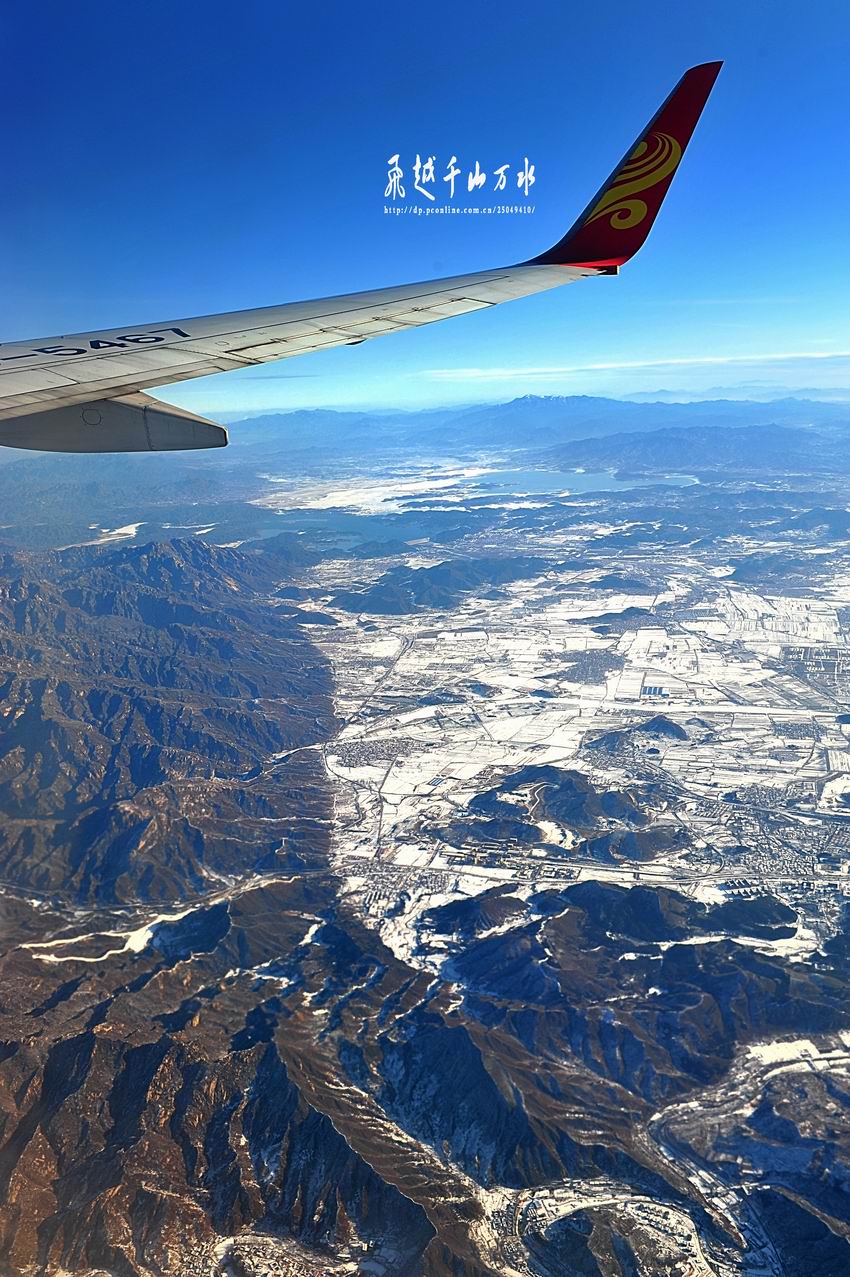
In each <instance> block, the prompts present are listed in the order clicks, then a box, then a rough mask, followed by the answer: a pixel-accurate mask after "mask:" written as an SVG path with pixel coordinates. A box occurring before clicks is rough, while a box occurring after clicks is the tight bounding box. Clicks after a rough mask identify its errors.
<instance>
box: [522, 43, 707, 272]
mask: <svg viewBox="0 0 850 1277" xmlns="http://www.w3.org/2000/svg"><path fill="white" fill-rule="evenodd" d="M722 65H723V63H722V62H706V63H704V64H703V65H702V66H697V67H691V69H690V71H686V72H685V74H684V75H683V76H682V78H681V80H680V81H679V83H678V84H677V85H676V87H675V89H674V90H673V92H672V93H671V94H670V96H669V97H668V98H667V100H666V102H664V104H663V106H661V108H660V109H659V110H658V111H657V112H656V114H655V115H654V116H653V117H652V119H651V120H650V122H649V124H648V125H647V126H646V128H645V129H644V131H643V132H642V133H641V135H640V137H639V138H638V139H637V141H636V142H635V144H634V145H633V146H632V147H631V148H630V149H629V151H628V153H627V154H626V155H625V156H624V158H623V159H622V160H621V162H620V163H619V164H618V165H617V167H616V168H615V169H614V172H613V173H612V174H611V176H610V177H609V178H608V180H607V181H606V183H605V185H604V186H603V187H602V189H601V190H600V191H598V192H597V194H596V195H595V196H594V197H593V199H592V200H591V202H590V203H589V204H588V206H587V208H586V209H585V210H584V212H583V213H582V215H581V217H580V218H579V219H578V221H576V222H575V223H574V225H573V226H571V227H570V229H569V230H568V231H567V233H566V235H565V236H564V238H563V239H561V240H559V241H558V243H557V244H556V245H555V246H554V248H550V249H549V251H548V253H541V255H540V256H539V257H534V258H532V260H531V261H530V262H529V263H527V264H528V265H529V266H595V267H599V268H604V267H617V266H622V264H623V262H627V261H628V260H629V258H630V257H633V256H634V254H635V253H636V252H637V251H638V249H639V248H640V247H641V245H642V244H643V242H644V240H645V239H646V237H647V235H648V234H649V231H650V228H651V226H652V223H653V222H654V221H655V217H656V214H657V213H658V210H659V209H660V207H661V202H662V200H663V199H664V196H665V195H666V194H667V188H668V187H669V185H670V183H671V182H672V180H673V175H674V173H675V172H676V169H677V168H678V167H679V161H680V160H681V158H682V156H683V155H684V153H685V147H686V146H687V145H688V142H689V141H690V139H691V134H692V133H693V131H694V129H695V128H696V124H697V120H698V119H699V117H700V115H701V114H702V109H703V107H704V106H705V104H706V101H707V100H708V95H709V93H710V92H711V90H712V87H713V85H714V81H715V80H716V79H717V75H718V72H719V71H720V68H721V66H722Z"/></svg>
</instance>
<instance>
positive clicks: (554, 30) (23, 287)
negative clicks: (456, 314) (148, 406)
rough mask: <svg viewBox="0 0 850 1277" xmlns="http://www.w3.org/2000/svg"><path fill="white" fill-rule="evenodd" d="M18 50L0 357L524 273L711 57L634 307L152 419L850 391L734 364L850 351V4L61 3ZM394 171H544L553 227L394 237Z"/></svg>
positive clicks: (784, 365) (531, 302)
mask: <svg viewBox="0 0 850 1277" xmlns="http://www.w3.org/2000/svg"><path fill="white" fill-rule="evenodd" d="M0 37H2V50H3V75H2V82H1V83H2V87H0V95H2V99H3V106H4V112H3V118H4V121H5V127H4V130H3V135H4V142H3V166H2V169H3V187H4V189H3V196H2V201H0V278H2V282H3V287H2V295H0V340H14V339H21V338H26V337H29V336H48V335H53V334H55V333H62V332H74V331H79V330H85V329H91V328H98V327H111V326H114V325H120V324H122V323H124V322H127V323H137V324H138V323H141V322H146V321H149V320H160V319H170V318H174V317H178V316H187V315H193V314H203V313H206V312H211V311H220V310H228V309H236V308H241V307H250V306H258V305H266V304H272V303H276V302H282V301H287V300H295V299H299V298H303V297H311V296H322V295H325V294H329V293H340V292H346V291H353V290H357V289H362V288H372V287H380V286H382V285H390V284H396V283H404V282H406V281H408V280H413V279H420V278H427V277H429V276H431V275H435V274H437V275H439V274H446V275H448V274H455V273H461V272H464V271H467V270H475V269H481V268H485V267H489V266H493V265H497V264H501V263H504V262H509V261H515V260H518V259H521V258H524V257H527V256H529V255H532V254H534V253H536V252H539V251H540V250H542V249H543V248H545V247H547V246H548V245H549V244H550V243H551V242H552V241H553V240H555V239H556V238H558V237H559V236H560V235H561V234H562V232H563V231H564V229H565V228H566V226H567V225H568V224H569V223H570V222H571V221H572V219H573V217H574V216H575V214H576V213H577V212H578V211H579V210H580V209H581V208H582V207H583V206H584V204H585V203H586V201H587V199H588V198H589V196H590V195H591V194H592V193H593V191H594V190H595V188H596V187H597V186H598V185H599V183H600V181H601V180H602V178H603V177H604V176H605V175H606V174H607V172H608V171H609V169H610V168H611V167H612V166H613V164H614V162H615V161H616V160H617V159H618V158H619V156H620V155H621V154H622V152H623V151H624V150H625V148H626V147H627V145H628V144H629V143H630V142H631V140H632V139H633V137H634V136H635V134H636V133H637V132H638V131H639V129H640V128H641V127H642V126H643V124H644V123H645V122H646V120H647V118H648V117H649V116H650V115H651V114H652V112H653V111H654V110H655V108H656V106H657V105H658V104H659V102H660V101H661V99H662V98H663V97H664V96H665V95H666V94H667V92H668V91H669V89H670V88H671V87H672V85H673V84H674V83H675V81H676V80H677V79H678V77H679V75H680V74H681V72H682V71H683V70H684V69H685V68H686V67H688V66H689V65H691V64H693V63H696V62H701V61H706V60H710V59H715V58H723V59H725V61H726V65H725V67H724V70H723V72H722V73H721V77H720V79H719V81H718V83H717V86H716V88H715V91H714V94H713V95H712V99H711V100H710V102H709V106H708V108H707V111H706V114H705V115H704V117H703V120H702V122H701V123H700V125H699V127H698V130H697V133H696V135H695V137H694V140H693V142H692V144H691V148H690V150H689V152H688V154H687V156H686V157H685V160H684V162H683V165H682V169H681V171H680V173H679V175H678V176H677V178H676V180H675V182H674V184H673V188H672V190H671V192H670V195H669V197H668V200H667V202H666V204H665V207H664V208H663V210H662V212H661V215H660V216H659V219H658V222H657V224H656V226H655V229H654V231H653V234H652V236H651V238H650V240H649V242H648V244H647V245H646V247H645V248H644V249H643V251H642V252H641V253H640V255H639V256H638V257H637V258H636V259H635V260H634V261H633V262H632V263H631V264H630V265H628V266H627V267H626V268H625V269H624V271H623V273H622V275H621V277H620V278H619V279H603V280H596V281H587V282H584V283H581V284H577V285H575V286H574V287H571V288H568V289H563V290H558V291H556V292H554V293H551V294H548V295H544V296H542V297H538V298H531V299H528V300H526V301H521V302H516V303H513V304H511V305H510V306H504V307H498V308H497V309H496V310H494V311H490V312H488V313H486V314H482V315H477V316H470V317H466V318H463V319H458V320H453V321H451V322H449V323H446V324H438V325H434V326H433V327H431V328H430V329H428V330H425V331H422V332H419V333H410V334H402V335H399V336H395V337H390V338H382V339H380V340H378V341H375V342H372V343H368V344H366V345H364V346H361V347H358V348H355V349H343V350H339V351H335V352H328V353H327V354H323V355H311V356H309V357H307V358H304V359H298V360H291V361H288V362H287V363H284V364H280V365H275V366H271V367H268V368H266V369H263V370H260V372H259V373H258V374H254V375H250V374H242V373H237V374H230V375H228V376H224V377H219V378H215V379H209V380H206V381H203V382H198V383H194V384H192V385H189V386H184V387H181V388H179V389H177V388H175V389H174V390H173V391H170V392H168V394H167V396H165V395H164V397H168V398H172V399H174V401H175V402H180V403H185V404H187V405H190V406H192V407H195V408H198V409H200V410H208V411H213V412H214V411H238V410H240V409H242V408H260V407H288V406H294V405H302V404H339V405H341V404H346V403H352V404H361V403H369V404H378V405H381V404H382V405H385V406H391V405H394V404H411V405H413V404H417V403H437V402H450V401H470V400H473V399H485V400H486V399H495V398H509V397H511V396H513V395H515V394H522V393H527V392H533V393H569V392H572V391H581V392H593V393H620V392H627V391H630V390H640V389H648V388H651V387H656V386H668V387H671V386H672V387H681V386H684V387H686V388H688V387H692V388H700V387H706V386H714V385H723V386H732V385H736V384H739V383H742V382H751V381H768V382H771V383H775V384H777V385H778V386H781V385H787V386H811V385H818V384H822V385H840V386H850V360H848V359H847V358H837V359H836V358H831V359H820V360H812V359H807V360H796V361H795V360H789V359H786V358H779V359H771V360H762V359H758V360H756V362H754V363H748V362H746V360H747V358H748V357H751V356H766V355H772V356H786V355H788V354H789V353H794V352H798V353H809V352H812V353H817V354H820V355H824V354H826V355H830V354H832V353H833V352H842V351H850V320H848V307H847V296H848V285H850V248H848V209H850V169H848V165H847V153H848V145H847V144H848V132H850V125H848V120H850V87H848V77H847V51H848V48H850V6H848V5H847V4H846V3H845V2H844V0H817V2H816V3H813V4H809V5H806V6H804V5H802V4H800V2H799V0H794V2H793V3H792V2H791V0H773V2H772V3H755V2H752V0H751V2H750V3H746V4H741V3H740V0H737V2H736V3H731V2H727V0H712V3H710V4H696V3H694V4H687V5H682V4H681V3H678V4H674V3H653V2H652V0H649V3H642V4H639V5H637V4H634V3H629V4H625V3H621V2H620V0H609V3H607V4H605V5H588V4H586V3H581V4H576V3H570V2H569V0H560V2H557V3H541V2H535V0H521V2H520V0H513V2H511V3H506V2H504V0H488V2H487V3H477V2H469V0H453V2H452V3H444V2H443V0H429V2H428V3H427V4H423V5H416V6H412V5H401V4H398V3H392V4H389V3H383V2H379V3H367V4H363V5H348V4H343V3H330V4H329V3H325V4H314V5H312V6H296V5H290V4H284V3H271V2H268V0H263V2H257V0H254V2H252V0H242V3H239V4H233V3H227V4H224V3H219V2H218V0H215V2H213V3H206V4H203V5H199V6H194V5H182V6H181V5H175V4H173V3H168V4H164V3H160V2H159V0H154V2H153V3H150V2H148V3H144V4H139V5H134V6H131V7H129V8H128V7H127V6H126V5H119V4H105V3H101V2H100V0H95V2H94V3H90V4H85V5H75V6H71V5H59V4H56V3H53V2H51V0H48V2H47V3H46V4H41V5H33V6H29V5H22V4H19V5H15V6H7V7H6V8H5V10H4V13H3V16H2V19H0ZM396 151H398V152H400V153H401V156H402V164H403V165H404V167H405V169H408V170H409V166H410V163H411V162H412V160H413V158H414V155H415V153H416V151H419V152H420V153H422V154H423V155H425V154H430V153H435V154H436V155H437V168H438V175H441V174H442V171H443V170H444V166H445V163H446V162H447V160H448V158H449V156H450V155H451V154H452V153H453V152H454V153H456V154H457V155H458V157H459V160H460V164H461V166H463V165H465V164H469V165H470V166H471V165H472V164H473V163H474V161H475V160H476V159H478V160H480V162H481V165H482V167H483V168H484V169H485V170H488V169H489V170H492V168H493V167H494V166H495V165H496V164H500V163H503V162H504V161H505V160H510V161H511V162H512V163H513V162H514V161H521V159H522V157H523V156H524V155H528V156H529V159H530V160H531V162H532V163H534V164H535V166H536V174H537V183H536V185H535V187H533V188H532V192H531V196H530V198H531V199H533V202H534V204H535V205H536V212H535V213H534V214H533V215H531V216H513V217H511V216H493V217H489V218H480V217H479V218H472V217H463V216H456V217H451V218H447V217H440V218H437V217H433V218H431V219H425V218H409V217H398V218H390V217H387V216H385V215H384V213H383V206H384V200H383V190H384V185H385V182H386V168H387V163H386V162H387V158H388V157H389V156H390V155H391V154H392V153H394V152H396ZM464 176H465V169H464ZM408 178H409V173H408ZM410 184H411V185H412V183H410ZM438 184H439V183H438ZM707 359H710V360H717V361H718V362H716V363H708V364H706V363H701V364H700V363H697V364H694V363H692V362H690V361H693V360H707ZM665 361H671V362H669V363H666V362H665ZM677 361H684V362H677ZM599 364H602V365H615V367H606V368H602V369H598V368H596V369H594V368H592V367H591V366H592V365H599ZM621 365H626V367H622V366H621ZM647 365H648V366H647ZM656 365H658V366H656Z"/></svg>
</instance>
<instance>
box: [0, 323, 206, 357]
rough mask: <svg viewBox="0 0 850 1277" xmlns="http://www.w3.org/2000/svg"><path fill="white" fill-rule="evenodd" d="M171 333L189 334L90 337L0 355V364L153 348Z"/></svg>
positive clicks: (166, 330)
mask: <svg viewBox="0 0 850 1277" xmlns="http://www.w3.org/2000/svg"><path fill="white" fill-rule="evenodd" d="M169 333H173V334H174V335H175V336H177V337H188V336H189V335H190V334H189V333H187V332H186V331H185V330H184V329H182V328H151V329H150V330H149V331H148V332H145V333H120V334H118V335H117V336H115V337H92V338H91V340H90V341H86V344H85V345H84V346H61V345H58V346H33V347H32V348H31V349H30V350H25V351H22V352H21V353H19V354H16V355H0V363H2V362H4V361H5V360H11V359H29V358H30V357H31V356H32V355H87V354H89V353H90V352H91V351H98V350H116V349H119V350H124V349H126V348H127V346H154V345H156V343H157V342H160V341H165V338H166V336H167V335H168V334H169Z"/></svg>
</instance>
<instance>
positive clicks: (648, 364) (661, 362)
mask: <svg viewBox="0 0 850 1277" xmlns="http://www.w3.org/2000/svg"><path fill="white" fill-rule="evenodd" d="M848 358H850V350H785V351H780V352H777V351H771V352H769V353H767V354H757V355H700V356H697V357H696V358H691V359H623V360H611V361H608V362H605V363H593V364H557V365H549V366H546V365H543V366H539V367H535V366H533V365H532V366H531V367H522V368H432V369H429V370H427V371H425V372H422V373H418V374H416V375H417V376H421V377H426V378H428V379H429V380H434V381H512V380H513V379H514V378H517V377H521V378H523V379H525V378H536V379H538V380H546V379H548V378H553V377H567V376H570V375H572V374H575V373H586V372H616V371H618V370H626V371H630V372H633V371H634V370H635V369H641V368H705V367H725V366H727V365H734V364H779V363H790V362H792V361H794V360H798V361H799V360H801V359H818V360H827V359H848Z"/></svg>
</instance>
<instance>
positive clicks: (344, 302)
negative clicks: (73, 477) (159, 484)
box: [0, 62, 721, 452]
mask: <svg viewBox="0 0 850 1277" xmlns="http://www.w3.org/2000/svg"><path fill="white" fill-rule="evenodd" d="M720 66H721V63H719V62H711V63H706V64H705V65H703V66H698V67H693V68H692V69H691V70H690V71H687V72H686V73H685V75H684V76H683V77H682V79H681V80H680V81H679V83H678V84H677V85H676V87H675V88H674V90H673V92H672V93H671V94H670V96H669V97H668V98H667V99H666V101H665V102H664V104H663V105H662V107H661V108H660V110H659V111H658V112H657V113H656V114H655V115H654V116H653V118H652V120H651V121H650V123H649V124H648V125H647V127H646V128H645V129H644V130H643V132H642V133H641V134H640V135H639V137H638V139H637V141H636V142H635V143H634V144H633V145H632V147H631V148H630V149H629V151H628V152H627V154H626V156H625V157H624V159H623V160H622V161H621V162H620V164H618V165H617V167H616V168H615V169H614V171H613V173H612V174H611V176H610V177H609V178H608V180H607V181H606V182H605V184H604V186H603V187H602V188H601V189H600V191H599V192H598V193H597V195H596V196H595V197H594V199H593V200H592V201H591V203H590V204H589V205H588V207H587V208H586V209H585V211H584V212H583V213H582V215H581V216H580V217H579V218H578V220H577V221H576V222H575V224H574V225H573V226H572V227H571V228H570V230H569V231H568V232H567V234H566V235H565V236H564V237H563V239H561V240H560V241H559V242H558V243H557V244H556V245H555V246H554V247H553V248H552V249H550V250H549V251H548V252H547V253H543V254H541V255H540V256H539V257H536V258H532V259H531V260H530V261H528V262H521V263H519V264H518V265H516V266H508V267H503V268H501V269H497V270H491V271H478V272H476V273H475V274H471V275H458V276H453V277H451V278H448V279H438V280H428V281H425V282H423V283H419V284H410V285H405V286H402V287H399V288H389V289H378V290H374V291H371V292H362V293H350V294H347V295H345V296H341V297H330V298H323V299H320V300H315V301H307V302H290V303H287V304H285V305H283V306H270V307H265V308H263V309H260V310H249V311H235V312H231V313H229V314H223V315H208V316H204V317H202V318H196V319H176V320H166V321H163V322H160V323H156V324H145V325H142V326H139V327H135V328H130V327H124V328H113V329H108V330H106V331H100V332H93V333H80V334H75V335H73V336H65V337H53V338H47V339H41V340H35V341H31V342H23V343H19V344H12V345H0V444H3V445H5V446H9V447H16V448H36V449H42V450H46V451H58V452H137V451H149V450H152V451H158V450H160V449H167V448H208V447H220V446H222V445H223V444H224V443H226V442H227V436H226V434H225V432H224V431H223V430H222V429H221V427H219V426H217V425H215V423H213V422H206V421H204V420H203V419H202V418H200V417H195V416H193V414H191V413H186V412H184V411H182V410H181V409H176V408H173V407H172V406H171V405H168V404H161V403H158V402H157V401H156V400H155V399H151V398H150V396H148V395H142V394H140V393H139V392H140V391H143V390H146V389H148V388H150V387H152V386H162V385H165V384H170V383H172V382H178V381H186V380H189V379H191V378H194V377H205V376H208V375H209V374H211V373H216V372H228V371H230V370H232V369H235V368H246V367H253V366H255V365H258V364H264V363H270V362H272V361H275V360H279V359H287V358H292V357H294V356H296V355H303V354H308V353H310V352H311V351H314V350H325V349H328V348H330V347H332V346H344V345H358V344H359V343H360V342H362V341H366V340H368V339H369V338H371V337H379V336H382V335H383V334H385V333H392V332H399V331H402V330H403V329H406V328H417V327H420V326H421V325H423V324H429V323H434V322H436V321H438V320H441V319H450V318H452V317H453V316H455V315H464V314H468V313H469V312H471V311H474V310H482V309H484V308H485V307H489V306H496V305H499V303H501V302H505V301H511V300H513V299H514V298H518V297H527V296H530V295H531V294H533V293H538V292H543V291H545V290H547V289H550V288H558V287H560V286H561V285H563V284H569V283H573V282H574V281H575V280H577V279H583V278H586V277H588V276H593V275H600V274H615V273H616V272H617V270H618V269H619V267H620V266H621V265H622V264H623V263H624V262H626V261H628V260H629V258H631V257H633V256H634V254H635V253H636V252H637V250H638V249H639V248H640V247H641V245H642V244H643V242H644V240H645V239H646V237H647V235H648V233H649V230H650V228H651V226H652V223H653V221H654V220H655V217H656V214H657V213H658V210H659V208H660V207H661V203H662V201H663V198H664V196H665V194H666V193H667V190H668V188H669V186H670V183H671V181H672V179H673V175H674V174H675V172H676V169H677V168H678V165H679V162H680V160H681V158H682V155H683V154H684V151H685V148H686V146H687V144H688V141H689V140H690V137H691V134H692V133H693V130H694V128H695V126H696V123H697V120H698V119H699V116H700V113H701V111H702V108H703V107H704V105H705V102H706V100H707V98H708V95H709V93H710V92H711V89H712V86H713V84H714V81H715V79H716V78H717V74H718V72H719V70H720Z"/></svg>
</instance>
